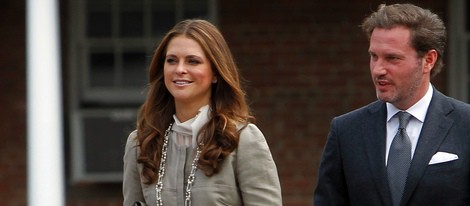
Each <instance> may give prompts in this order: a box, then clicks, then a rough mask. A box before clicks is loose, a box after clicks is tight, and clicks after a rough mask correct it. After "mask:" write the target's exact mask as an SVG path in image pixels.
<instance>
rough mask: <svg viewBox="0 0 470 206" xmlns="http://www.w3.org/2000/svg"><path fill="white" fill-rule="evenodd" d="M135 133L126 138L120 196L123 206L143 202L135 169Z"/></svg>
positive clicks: (136, 168)
mask: <svg viewBox="0 0 470 206" xmlns="http://www.w3.org/2000/svg"><path fill="white" fill-rule="evenodd" d="M136 134H137V133H136V131H134V132H132V133H131V134H130V135H129V137H128V138H127V142H126V149H125V151H124V157H123V162H124V168H123V169H124V171H123V172H124V173H123V183H122V194H123V196H124V202H123V206H132V205H134V203H135V202H145V200H144V196H143V193H142V186H141V181H140V172H139V169H138V167H137V141H136Z"/></svg>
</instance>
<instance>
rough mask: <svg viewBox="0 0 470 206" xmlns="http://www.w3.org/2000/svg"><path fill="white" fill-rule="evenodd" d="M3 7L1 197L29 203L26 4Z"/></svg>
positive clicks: (0, 51) (8, 202)
mask: <svg viewBox="0 0 470 206" xmlns="http://www.w3.org/2000/svg"><path fill="white" fill-rule="evenodd" d="M1 5H2V6H1V8H0V10H1V11H0V39H1V40H2V49H0V105H1V107H0V134H1V135H0V142H1V143H0V200H1V201H2V205H7V206H8V205H26V201H25V200H26V131H25V130H26V126H25V124H26V117H25V115H26V111H25V110H26V102H25V99H26V89H25V86H26V85H25V65H26V64H25V23H24V21H25V11H24V7H25V4H24V2H23V1H13V0H12V1H6V2H5V1H3V2H2V3H1Z"/></svg>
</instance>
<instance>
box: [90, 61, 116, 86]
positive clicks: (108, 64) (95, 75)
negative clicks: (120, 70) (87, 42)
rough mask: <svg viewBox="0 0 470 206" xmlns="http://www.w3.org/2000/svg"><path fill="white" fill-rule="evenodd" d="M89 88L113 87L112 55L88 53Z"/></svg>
mask: <svg viewBox="0 0 470 206" xmlns="http://www.w3.org/2000/svg"><path fill="white" fill-rule="evenodd" d="M89 65H90V73H89V74H90V77H89V79H90V86H91V87H111V86H113V85H114V69H113V68H114V55H113V53H112V52H92V53H90V64H89Z"/></svg>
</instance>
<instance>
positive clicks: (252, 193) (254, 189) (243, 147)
mask: <svg viewBox="0 0 470 206" xmlns="http://www.w3.org/2000/svg"><path fill="white" fill-rule="evenodd" d="M236 174H237V180H238V184H239V187H240V191H241V194H242V198H243V203H244V205H245V206H251V205H260V206H261V205H271V206H276V205H282V196H281V186H280V182H279V176H278V173H277V168H276V164H275V163H274V160H273V158H272V155H271V152H270V150H269V147H268V144H267V142H266V139H265V138H264V135H263V134H262V133H261V131H260V130H259V129H258V127H256V126H255V125H254V124H248V126H247V127H245V128H244V129H243V130H242V131H241V133H240V141H239V145H238V149H237V168H236Z"/></svg>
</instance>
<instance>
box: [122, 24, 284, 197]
mask: <svg viewBox="0 0 470 206" xmlns="http://www.w3.org/2000/svg"><path fill="white" fill-rule="evenodd" d="M149 78H150V83H149V90H148V97H147V99H146V101H145V102H144V104H143V105H142V107H141V109H140V113H139V117H138V121H137V130H136V131H134V132H132V133H131V134H130V135H129V138H128V141H127V144H126V150H125V154H124V158H123V160H124V180H123V195H124V205H126V206H127V205H133V204H135V203H136V202H137V203H141V204H142V205H165V206H166V205H185V206H186V205H195V206H210V205H282V199H281V188H280V183H279V178H278V175H277V169H276V165H275V163H274V161H273V159H272V156H271V153H270V151H269V148H268V145H267V143H266V140H265V138H264V136H263V134H262V133H261V131H260V130H259V129H258V128H257V127H256V126H255V125H254V124H253V123H251V122H253V121H254V118H253V117H252V116H251V115H250V111H249V108H248V105H247V103H246V100H245V92H244V91H243V90H242V88H241V85H240V77H239V74H238V69H237V67H236V65H235V63H234V60H233V58H232V54H231V52H230V50H229V48H228V46H227V43H226V42H225V40H224V38H223V36H222V35H221V33H220V32H219V30H218V29H217V28H216V27H215V26H214V25H212V24H211V23H209V22H207V21H205V20H197V19H196V20H185V21H182V22H180V23H178V24H177V25H176V26H175V27H174V28H173V29H172V30H170V31H169V32H168V34H167V35H166V36H165V37H163V39H162V42H161V43H160V45H159V47H158V48H157V50H156V52H155V54H154V55H153V58H152V62H151V64H150V71H149Z"/></svg>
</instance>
